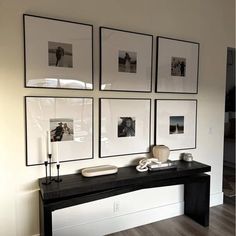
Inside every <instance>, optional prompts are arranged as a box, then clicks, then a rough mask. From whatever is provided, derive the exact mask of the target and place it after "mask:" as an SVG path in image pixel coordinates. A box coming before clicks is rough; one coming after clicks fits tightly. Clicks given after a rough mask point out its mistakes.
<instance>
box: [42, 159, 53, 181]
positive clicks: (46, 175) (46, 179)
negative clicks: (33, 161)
mask: <svg viewBox="0 0 236 236" xmlns="http://www.w3.org/2000/svg"><path fill="white" fill-rule="evenodd" d="M44 166H45V182H43V183H42V184H44V185H49V184H51V182H52V181H51V177H49V178H48V161H45V162H44Z"/></svg>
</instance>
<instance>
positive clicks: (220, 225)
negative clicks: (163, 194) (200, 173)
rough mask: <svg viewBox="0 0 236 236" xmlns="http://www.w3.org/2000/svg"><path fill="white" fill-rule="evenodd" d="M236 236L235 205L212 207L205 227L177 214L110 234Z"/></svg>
mask: <svg viewBox="0 0 236 236" xmlns="http://www.w3.org/2000/svg"><path fill="white" fill-rule="evenodd" d="M154 235H155V236H213V235H214V236H235V207H234V206H233V205H229V204H224V205H220V206H216V207H212V208H210V226H209V227H206V228H205V227H203V226H201V225H199V224H197V223H196V222H194V221H192V220H191V219H189V218H188V217H186V216H184V215H183V216H177V217H174V218H171V219H167V220H162V221H158V222H156V223H152V224H148V225H143V226H140V227H136V228H133V229H129V230H125V231H122V232H118V233H114V234H110V235H109V236H154Z"/></svg>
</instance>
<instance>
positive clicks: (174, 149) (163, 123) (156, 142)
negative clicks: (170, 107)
mask: <svg viewBox="0 0 236 236" xmlns="http://www.w3.org/2000/svg"><path fill="white" fill-rule="evenodd" d="M158 101H166V102H171V101H177V102H194V103H195V111H194V112H195V114H193V119H195V123H194V125H193V129H194V135H193V139H194V141H193V146H192V147H191V146H190V147H185V148H171V147H170V146H169V145H168V143H160V142H159V141H157V140H158V138H157V133H158V128H157V126H158V117H157V109H158V105H157V103H158ZM164 107H165V106H164ZM182 107H183V106H182ZM197 110H198V100H197V99H155V100H154V145H162V144H164V145H166V146H168V147H169V148H170V151H180V150H190V149H196V148H197ZM180 114H181V115H182V113H181V112H180ZM181 115H180V116H181ZM175 116H176V115H175ZM169 125H170V124H169ZM162 126H163V127H165V122H162Z"/></svg>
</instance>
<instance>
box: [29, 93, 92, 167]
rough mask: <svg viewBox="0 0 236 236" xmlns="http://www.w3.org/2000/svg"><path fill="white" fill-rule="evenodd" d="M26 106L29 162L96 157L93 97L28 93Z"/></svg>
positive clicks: (37, 162)
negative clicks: (38, 95)
mask: <svg viewBox="0 0 236 236" xmlns="http://www.w3.org/2000/svg"><path fill="white" fill-rule="evenodd" d="M25 107H26V145H27V146H26V147H27V148H26V160H27V162H26V164H27V165H37V164H42V163H44V160H45V159H46V160H48V159H47V158H48V155H49V154H51V155H52V162H56V160H57V159H58V161H60V162H64V161H72V160H83V159H91V158H93V98H78V97H25ZM46 144H47V147H46Z"/></svg>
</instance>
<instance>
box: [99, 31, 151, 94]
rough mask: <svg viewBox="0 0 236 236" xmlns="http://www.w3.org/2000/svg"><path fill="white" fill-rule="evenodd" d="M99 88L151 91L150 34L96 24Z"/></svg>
mask: <svg viewBox="0 0 236 236" xmlns="http://www.w3.org/2000/svg"><path fill="white" fill-rule="evenodd" d="M100 39H101V40H100V90H107V91H130V92H151V88H152V49H153V36H152V35H148V34H142V33H136V32H130V31H124V30H118V29H112V28H107V27H100Z"/></svg>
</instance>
